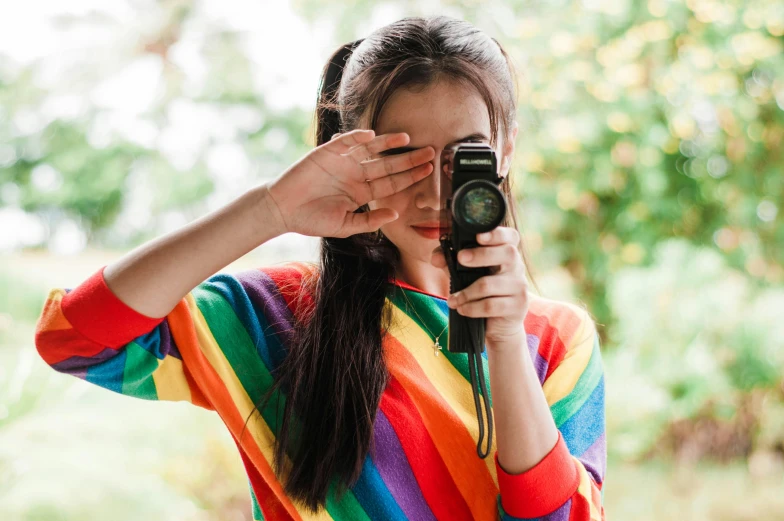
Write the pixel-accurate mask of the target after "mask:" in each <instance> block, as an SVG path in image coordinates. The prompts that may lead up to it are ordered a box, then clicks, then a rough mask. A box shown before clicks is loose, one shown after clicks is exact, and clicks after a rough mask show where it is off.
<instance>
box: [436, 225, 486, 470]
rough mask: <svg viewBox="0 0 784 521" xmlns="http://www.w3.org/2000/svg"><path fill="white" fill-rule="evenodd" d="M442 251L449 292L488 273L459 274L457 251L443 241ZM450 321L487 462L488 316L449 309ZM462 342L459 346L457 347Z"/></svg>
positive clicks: (451, 339) (478, 448)
mask: <svg viewBox="0 0 784 521" xmlns="http://www.w3.org/2000/svg"><path fill="white" fill-rule="evenodd" d="M441 249H442V250H443V252H444V257H445V258H446V263H447V266H449V274H450V282H449V286H450V287H449V292H450V293H454V291H455V289H454V288H455V286H456V285H455V281H459V282H460V284H459V285H457V286H458V287H459V288H461V289H462V288H465V287H467V286H468V285H470V284H471V283H472V282H473V281H474V280H476V279H477V278H479V277H480V276H482V275H484V274H489V273H490V270H489V268H486V269H484V270H475V271H471V272H465V271H463V272H459V271H457V267H456V252H455V251H454V250H452V248H451V244H450V241H448V240H444V239H442V240H441ZM450 316H451V317H452V318H450V322H449V346H448V347H447V348H448V349H449V351H450V352H454V353H468V372H469V373H470V375H471V389H472V391H473V395H474V404H475V405H476V417H477V420H478V422H479V441H478V442H477V444H476V452H477V454H478V455H479V457H480V458H482V459H484V458H486V457H487V455H488V454H490V448H491V447H492V444H493V410H492V408H490V406H489V403H488V394H487V386H486V385H485V372H484V368H483V367H482V352H483V351H484V348H485V323H486V318H485V317H466V316H462V315H459V314H458V313H457V312H456V310H454V309H451V308H450ZM458 343H459V344H458ZM477 373H478V375H479V386H480V387H481V393H480V392H478V391H477ZM479 394H481V395H482V399H483V400H484V405H485V411H486V413H487V431H488V434H487V450H486V451H485V452H484V453H482V440H483V439H484V435H485V426H484V415H483V414H482V408H481V406H480V405H479Z"/></svg>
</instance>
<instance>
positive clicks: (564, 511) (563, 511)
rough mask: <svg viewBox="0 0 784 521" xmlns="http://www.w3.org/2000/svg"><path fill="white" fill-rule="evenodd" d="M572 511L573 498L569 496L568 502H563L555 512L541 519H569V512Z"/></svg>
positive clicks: (558, 520)
mask: <svg viewBox="0 0 784 521" xmlns="http://www.w3.org/2000/svg"><path fill="white" fill-rule="evenodd" d="M571 513H572V498H569V499H568V501H566V503H564V504H563V506H562V507H561V508H559V509H558V510H556V511H555V512H553V513H552V514H548V515H546V516H544V517H543V518H541V519H546V520H547V521H568V520H569V514H571Z"/></svg>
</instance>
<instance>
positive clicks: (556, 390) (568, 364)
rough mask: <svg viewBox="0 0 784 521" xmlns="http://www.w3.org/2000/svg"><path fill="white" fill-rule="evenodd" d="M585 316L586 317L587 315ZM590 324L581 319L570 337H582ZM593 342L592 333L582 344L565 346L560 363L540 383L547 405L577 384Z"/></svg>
mask: <svg viewBox="0 0 784 521" xmlns="http://www.w3.org/2000/svg"><path fill="white" fill-rule="evenodd" d="M585 316H586V317H587V315H585ZM590 324H591V322H590V321H589V320H587V319H586V320H583V322H582V324H580V327H579V328H578V329H577V331H575V334H574V335H572V338H574V339H582V338H584V337H585V335H586V329H587V328H588V327H589V326H590ZM593 344H594V335H590V336H589V337H588V339H587V340H585V341H583V343H582V344H579V345H577V346H575V347H569V348H567V351H566V354H564V357H563V360H561V363H560V364H558V367H556V368H555V370H554V371H553V372H552V373H550V376H549V377H548V378H547V380H545V382H544V384H543V385H542V390H543V391H544V395H545V397H547V404H548V405H551V406H552V405H553V404H554V403H556V402H558V401H559V400H561V399H563V398H564V397H566V396H568V395H569V393H571V392H572V390H573V389H574V386H575V384H577V380H579V379H580V375H581V374H583V371H585V368H586V367H587V366H588V361H589V360H590V359H591V352H592V351H593Z"/></svg>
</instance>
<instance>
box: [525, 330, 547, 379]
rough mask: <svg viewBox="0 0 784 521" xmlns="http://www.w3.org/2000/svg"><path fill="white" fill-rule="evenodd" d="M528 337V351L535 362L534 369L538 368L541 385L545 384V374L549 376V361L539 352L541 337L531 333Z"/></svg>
mask: <svg viewBox="0 0 784 521" xmlns="http://www.w3.org/2000/svg"><path fill="white" fill-rule="evenodd" d="M527 338H528V353H529V354H530V355H531V360H533V362H534V369H535V370H536V375H537V376H538V377H539V385H544V379H545V376H547V367H548V363H547V360H545V359H544V358H542V355H540V354H539V342H540V339H539V337H538V336H536V335H534V334H531V333H529V334H528V335H527Z"/></svg>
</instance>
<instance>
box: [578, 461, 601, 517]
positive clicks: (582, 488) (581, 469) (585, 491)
mask: <svg viewBox="0 0 784 521" xmlns="http://www.w3.org/2000/svg"><path fill="white" fill-rule="evenodd" d="M572 459H573V460H574V461H576V462H577V469H578V473H579V474H580V484H579V485H578V486H577V493H578V494H580V495H581V496H583V497H585V499H587V500H588V504H589V505H590V506H591V521H602V516H601V514H600V513H599V510H598V509H597V508H596V505H594V504H593V496H592V495H591V487H592V486H593V480H591V477H590V476H589V475H588V471H587V470H585V466H583V464H582V463H581V462H580V460H578V459H577V458H575V457H574V456H572Z"/></svg>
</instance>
